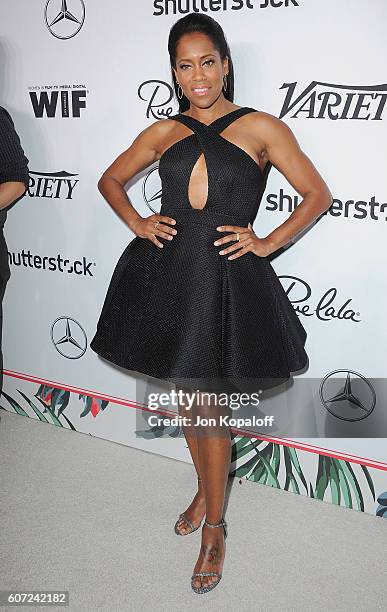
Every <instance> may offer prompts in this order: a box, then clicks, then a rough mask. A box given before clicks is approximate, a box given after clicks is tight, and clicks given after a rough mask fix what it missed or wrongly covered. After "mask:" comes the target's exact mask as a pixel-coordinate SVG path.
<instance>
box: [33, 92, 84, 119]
mask: <svg viewBox="0 0 387 612" xmlns="http://www.w3.org/2000/svg"><path fill="white" fill-rule="evenodd" d="M28 89H29V95H30V100H31V104H32V109H33V112H34V115H35V117H36V118H37V119H41V118H42V117H44V116H45V117H48V118H49V119H52V118H54V117H58V116H59V117H62V118H66V117H73V118H77V117H80V116H81V109H82V108H86V97H87V94H88V93H89V91H88V89H86V86H85V85H60V86H58V85H43V86H40V85H36V86H33V87H29V88H28Z"/></svg>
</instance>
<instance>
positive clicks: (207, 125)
mask: <svg viewBox="0 0 387 612" xmlns="http://www.w3.org/2000/svg"><path fill="white" fill-rule="evenodd" d="M246 108H250V107H249V106H240V107H239V108H234V109H233V110H232V111H230V112H229V113H226V114H225V115H222V116H221V117H217V118H216V119H214V121H211V123H208V124H207V123H202V122H201V121H199V119H195V117H189V115H184V114H183V113H177V114H175V115H171V116H170V117H168V119H169V120H171V119H172V120H175V118H177V117H187V118H188V119H192V120H193V121H195V122H196V123H198V124H199V125H201V126H203V127H211V126H213V125H214V124H215V123H216V122H217V121H220V120H221V119H224V118H225V117H228V116H229V115H233V114H234V113H236V112H237V111H240V110H242V109H246ZM253 110H254V109H253ZM227 127H228V126H227ZM227 127H226V128H225V129H227ZM188 129H190V130H191V131H192V134H187V136H183V137H182V138H180V139H179V140H176V142H174V143H172V144H171V145H170V146H169V147H167V148H166V149H165V151H164V152H163V153H162V154H161V155H160V157H159V160H158V161H159V164H161V163H162V160H163V158H164V156H166V155H167V154H169V153H172V151H173V150H174V149H175V147H177V146H180V145H181V144H182V143H183V142H184V141H189V140H190V139H191V138H192V139H194V138H195V136H196V134H195V130H194V129H193V128H191V127H189V128H188ZM222 132H224V130H221V133H220V134H218V136H219V138H221V139H222V140H224V141H225V142H226V143H228V145H230V146H231V147H233V148H234V149H236V150H238V151H239V153H240V155H242V156H243V157H244V158H245V159H246V160H247V161H248V162H249V163H251V164H254V168H255V169H256V170H257V171H258V172H259V174H260V176H261V177H263V176H264V173H265V170H266V168H267V167H268V166H269V162H267V164H266V165H265V168H264V169H263V170H262V169H261V167H260V165H259V164H258V163H257V162H256V161H255V159H253V157H252V156H251V155H250V154H249V153H247V151H245V150H244V149H242V147H240V146H239V145H237V144H235V143H234V142H232V141H231V140H228V138H225V137H224V136H222Z"/></svg>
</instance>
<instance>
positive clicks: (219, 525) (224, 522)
mask: <svg viewBox="0 0 387 612" xmlns="http://www.w3.org/2000/svg"><path fill="white" fill-rule="evenodd" d="M204 523H205V524H206V525H207V527H224V526H225V525H226V521H225V520H224V518H222V519H221V521H220V523H217V524H216V525H214V524H213V523H207V521H206V520H205V519H204Z"/></svg>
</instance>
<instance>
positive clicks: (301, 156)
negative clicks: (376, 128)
mask: <svg viewBox="0 0 387 612" xmlns="http://www.w3.org/2000/svg"><path fill="white" fill-rule="evenodd" d="M257 123H259V135H260V138H261V139H262V140H263V141H264V143H265V149H266V155H267V158H268V159H269V160H270V161H271V163H272V164H273V166H275V168H277V170H279V171H280V172H281V173H282V174H283V175H284V177H285V178H286V179H287V181H288V182H289V183H290V185H292V187H293V188H294V189H295V190H296V191H297V192H298V193H299V194H300V195H301V196H302V198H303V200H302V202H301V203H300V204H299V205H298V206H297V207H296V208H295V210H294V211H293V212H292V213H291V215H290V216H289V218H288V219H286V221H284V223H282V224H281V225H279V226H278V227H276V228H275V229H274V230H273V231H272V232H270V234H268V235H267V236H266V237H265V238H264V240H265V242H266V243H267V244H268V245H269V249H270V251H271V252H274V251H276V250H277V249H279V248H280V247H282V246H284V245H286V244H287V243H288V242H290V241H291V240H292V239H293V238H294V237H295V236H297V234H299V233H300V232H301V231H302V230H304V229H305V228H306V227H308V226H309V225H311V224H312V223H313V221H315V220H316V219H317V218H318V217H319V216H320V215H321V214H322V213H323V212H324V211H326V210H327V209H328V208H329V207H330V206H331V204H332V201H333V198H332V194H331V192H330V191H329V189H328V186H327V185H326V183H325V182H324V180H323V179H322V177H321V176H320V174H319V173H318V171H317V170H316V168H315V166H314V165H313V163H312V162H311V160H310V159H309V157H308V156H307V155H306V154H305V153H304V152H303V151H302V150H301V148H300V146H299V144H298V142H297V140H296V138H295V136H294V134H293V132H292V131H291V129H290V128H289V127H288V126H287V125H286V123H285V122H284V121H282V120H281V119H278V118H277V117H274V115H270V114H269V113H264V112H261V113H260V119H259V121H258V122H257Z"/></svg>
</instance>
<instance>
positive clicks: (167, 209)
mask: <svg viewBox="0 0 387 612" xmlns="http://www.w3.org/2000/svg"><path fill="white" fill-rule="evenodd" d="M255 110H256V109H254V108H250V107H241V108H239V109H235V110H234V111H231V113H228V114H227V115H225V116H222V117H219V118H218V119H216V120H215V121H214V122H212V123H211V124H210V125H205V124H204V123H202V122H200V121H198V120H197V119H194V118H192V117H188V116H187V115H183V114H181V113H180V114H177V115H173V116H172V117H171V118H170V119H172V120H175V121H180V122H181V123H183V124H185V125H186V126H187V127H188V128H190V130H191V131H192V133H191V134H189V135H188V136H187V137H184V138H183V139H182V140H180V141H178V142H176V143H175V144H173V145H172V146H170V147H169V149H167V151H165V152H164V154H163V155H162V156H161V158H160V161H159V174H160V178H161V182H162V199H161V209H160V213H161V214H164V215H168V216H170V217H172V218H174V219H176V226H175V227H176V229H177V234H176V235H175V236H174V237H173V240H171V241H168V240H167V239H163V238H159V240H160V242H162V243H163V244H164V248H163V249H161V248H160V247H157V246H156V245H154V244H153V243H151V242H150V241H149V240H147V239H143V238H140V237H138V236H136V237H135V238H134V239H133V240H132V241H131V242H130V243H129V244H128V246H127V247H126V249H125V250H124V252H123V253H122V255H121V257H120V258H119V260H118V262H117V264H116V267H115V270H114V273H113V276H112V278H111V281H110V285H109V288H108V291H107V295H106V298H105V301H104V304H103V308H102V312H101V314H100V318H99V321H98V325H97V331H96V334H95V336H94V338H93V340H92V342H91V345H90V346H91V348H92V349H93V350H94V351H95V352H96V353H98V354H99V355H101V356H102V357H104V358H105V359H107V360H109V361H111V362H113V363H115V364H118V365H120V366H122V367H124V368H127V369H129V370H133V371H135V372H142V373H145V374H148V375H150V376H153V377H156V378H160V379H163V380H166V381H171V382H176V384H181V385H182V386H189V387H195V386H196V387H197V388H198V389H218V390H220V389H221V390H223V388H226V387H227V389H230V388H231V387H232V386H233V385H235V386H236V387H237V388H238V389H246V390H247V389H248V388H249V384H248V383H249V382H252V385H253V386H254V385H255V384H256V382H257V381H260V382H261V383H262V386H264V387H266V388H269V387H271V386H275V385H276V384H278V383H279V382H282V381H283V380H286V379H288V378H289V376H290V372H294V371H296V370H298V369H300V368H303V367H304V365H305V364H306V362H307V354H306V352H305V350H304V344H305V340H306V331H305V329H304V327H303V326H302V324H301V322H300V320H299V318H298V316H297V314H296V313H295V311H294V309H293V307H292V305H291V303H290V301H289V299H288V297H287V295H286V293H285V291H284V289H283V287H282V285H281V283H280V281H279V279H278V277H277V275H276V273H275V271H274V269H273V268H272V266H271V264H270V262H269V261H268V259H267V258H266V257H258V256H256V255H254V254H253V253H251V252H248V253H246V254H245V255H243V256H242V257H239V258H237V259H235V260H230V261H229V260H227V255H219V251H221V250H222V248H226V247H227V246H230V244H232V243H227V244H226V245H222V246H215V245H214V244H213V243H214V241H215V240H216V239H218V238H221V237H222V236H224V235H225V233H223V232H218V231H217V230H216V227H217V226H219V225H230V224H231V225H238V226H243V227H246V226H247V224H248V222H249V221H250V222H251V224H253V222H254V220H255V217H256V215H257V212H258V209H259V205H260V202H261V199H262V195H263V192H264V190H265V186H266V181H267V176H268V173H269V171H270V167H271V164H270V162H268V163H267V165H266V167H265V169H264V171H263V172H262V171H261V169H260V168H259V166H258V165H257V163H256V162H255V161H254V160H253V158H252V157H251V156H250V155H249V154H248V153H246V152H245V151H243V150H242V149H241V148H240V147H238V146H237V145H235V144H233V143H231V142H230V141H228V140H227V139H226V138H224V137H222V136H221V132H222V131H223V130H225V128H226V127H227V126H228V125H230V124H231V123H232V122H233V121H235V120H236V119H237V118H239V117H241V116H242V115H244V114H246V113H249V112H252V111H255ZM201 153H204V157H205V162H206V167H207V175H208V199H207V202H206V205H205V206H204V208H203V209H198V208H192V206H191V204H190V201H189V199H188V185H189V179H190V175H191V172H192V169H193V167H194V165H195V163H196V161H197V160H198V158H199V156H200V155H201ZM250 386H251V385H250Z"/></svg>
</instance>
